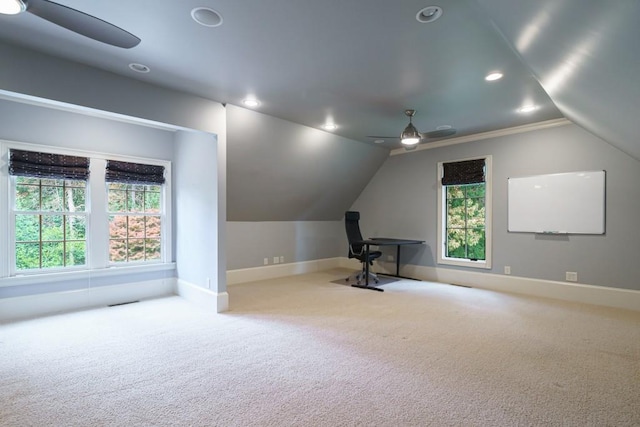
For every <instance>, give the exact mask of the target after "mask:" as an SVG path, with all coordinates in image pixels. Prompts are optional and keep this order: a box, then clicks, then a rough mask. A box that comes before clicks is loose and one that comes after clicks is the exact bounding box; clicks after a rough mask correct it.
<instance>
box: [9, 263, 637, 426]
mask: <svg viewBox="0 0 640 427" xmlns="http://www.w3.org/2000/svg"><path fill="white" fill-rule="evenodd" d="M344 274H345V271H344V270H331V271H325V272H320V273H313V274H306V275H300V276H295V277H290V278H285V279H277V280H267V281H263V282H255V283H247V284H239V285H233V286H230V287H229V294H230V301H231V307H232V310H231V311H229V312H227V313H224V314H219V315H216V314H210V313H207V312H204V311H201V310H199V309H197V308H195V307H194V306H192V305H189V303H187V302H185V301H183V300H182V299H180V298H179V297H171V298H165V299H159V300H153V301H145V302H141V303H138V304H130V305H124V306H118V307H112V308H104V309H97V310H90V311H84V312H76V313H68V314H63V315H58V316H52V317H47V318H41V319H35V320H30V321H23V322H19V323H14V324H6V325H0V425H1V426H3V427H4V426H560V425H561V426H638V425H640V313H639V312H631V311H623V310H615V309H609V308H601V307H593V306H587V305H580V304H571V303H566V302H559V301H553V300H545V299H537V298H526V297H521V296H515V295H508V294H500V293H495V292H490V291H484V290H479V289H467V288H461V287H455V286H448V285H443V284H435V283H425V282H416V281H408V280H407V281H405V280H400V281H397V282H394V283H389V284H387V285H385V286H384V287H383V288H384V289H385V292H383V293H381V292H372V291H369V290H362V289H357V288H352V287H349V286H344V285H338V284H334V283H331V282H332V281H333V280H338V279H340V278H341V277H343V275H344Z"/></svg>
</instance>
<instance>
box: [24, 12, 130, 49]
mask: <svg viewBox="0 0 640 427" xmlns="http://www.w3.org/2000/svg"><path fill="white" fill-rule="evenodd" d="M27 12H30V13H32V14H34V15H36V16H39V17H40V18H42V19H45V20H47V21H49V22H51V23H53V24H56V25H59V26H61V27H63V28H66V29H68V30H71V31H73V32H76V33H78V34H82V35H83V36H86V37H89V38H91V39H94V40H97V41H99V42H102V43H106V44H109V45H112V46H117V47H122V48H125V49H130V48H132V47H134V46H137V45H138V43H140V39H139V38H138V37H136V36H134V35H133V34H131V33H129V32H128V31H125V30H123V29H122V28H119V27H116V26H115V25H113V24H110V23H108V22H106V21H103V20H102V19H99V18H96V17H95V16H91V15H88V14H86V13H84V12H80V11H79V10H76V9H72V8H70V7H67V6H64V5H61V4H58V3H54V2H52V1H48V0H29V1H28V2H27Z"/></svg>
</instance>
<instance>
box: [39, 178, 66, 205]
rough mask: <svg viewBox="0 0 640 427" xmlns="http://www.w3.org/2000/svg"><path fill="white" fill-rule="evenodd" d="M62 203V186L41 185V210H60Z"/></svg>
mask: <svg viewBox="0 0 640 427" xmlns="http://www.w3.org/2000/svg"><path fill="white" fill-rule="evenodd" d="M42 181H44V179H43V180H42ZM63 203H64V198H63V195H62V187H44V186H43V187H42V210H43V211H53V212H61V211H62V210H63V206H64V205H63Z"/></svg>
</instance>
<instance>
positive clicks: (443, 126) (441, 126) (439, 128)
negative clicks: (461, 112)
mask: <svg viewBox="0 0 640 427" xmlns="http://www.w3.org/2000/svg"><path fill="white" fill-rule="evenodd" d="M452 127H453V126H451V125H440V126H438V127H437V128H436V130H447V129H451V128H452Z"/></svg>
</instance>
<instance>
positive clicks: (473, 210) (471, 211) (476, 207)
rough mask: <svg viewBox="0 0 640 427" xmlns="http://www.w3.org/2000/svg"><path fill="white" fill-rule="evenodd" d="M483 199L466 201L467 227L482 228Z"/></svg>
mask: <svg viewBox="0 0 640 427" xmlns="http://www.w3.org/2000/svg"><path fill="white" fill-rule="evenodd" d="M484 213H485V209H484V199H467V227H471V228H479V227H484Z"/></svg>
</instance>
